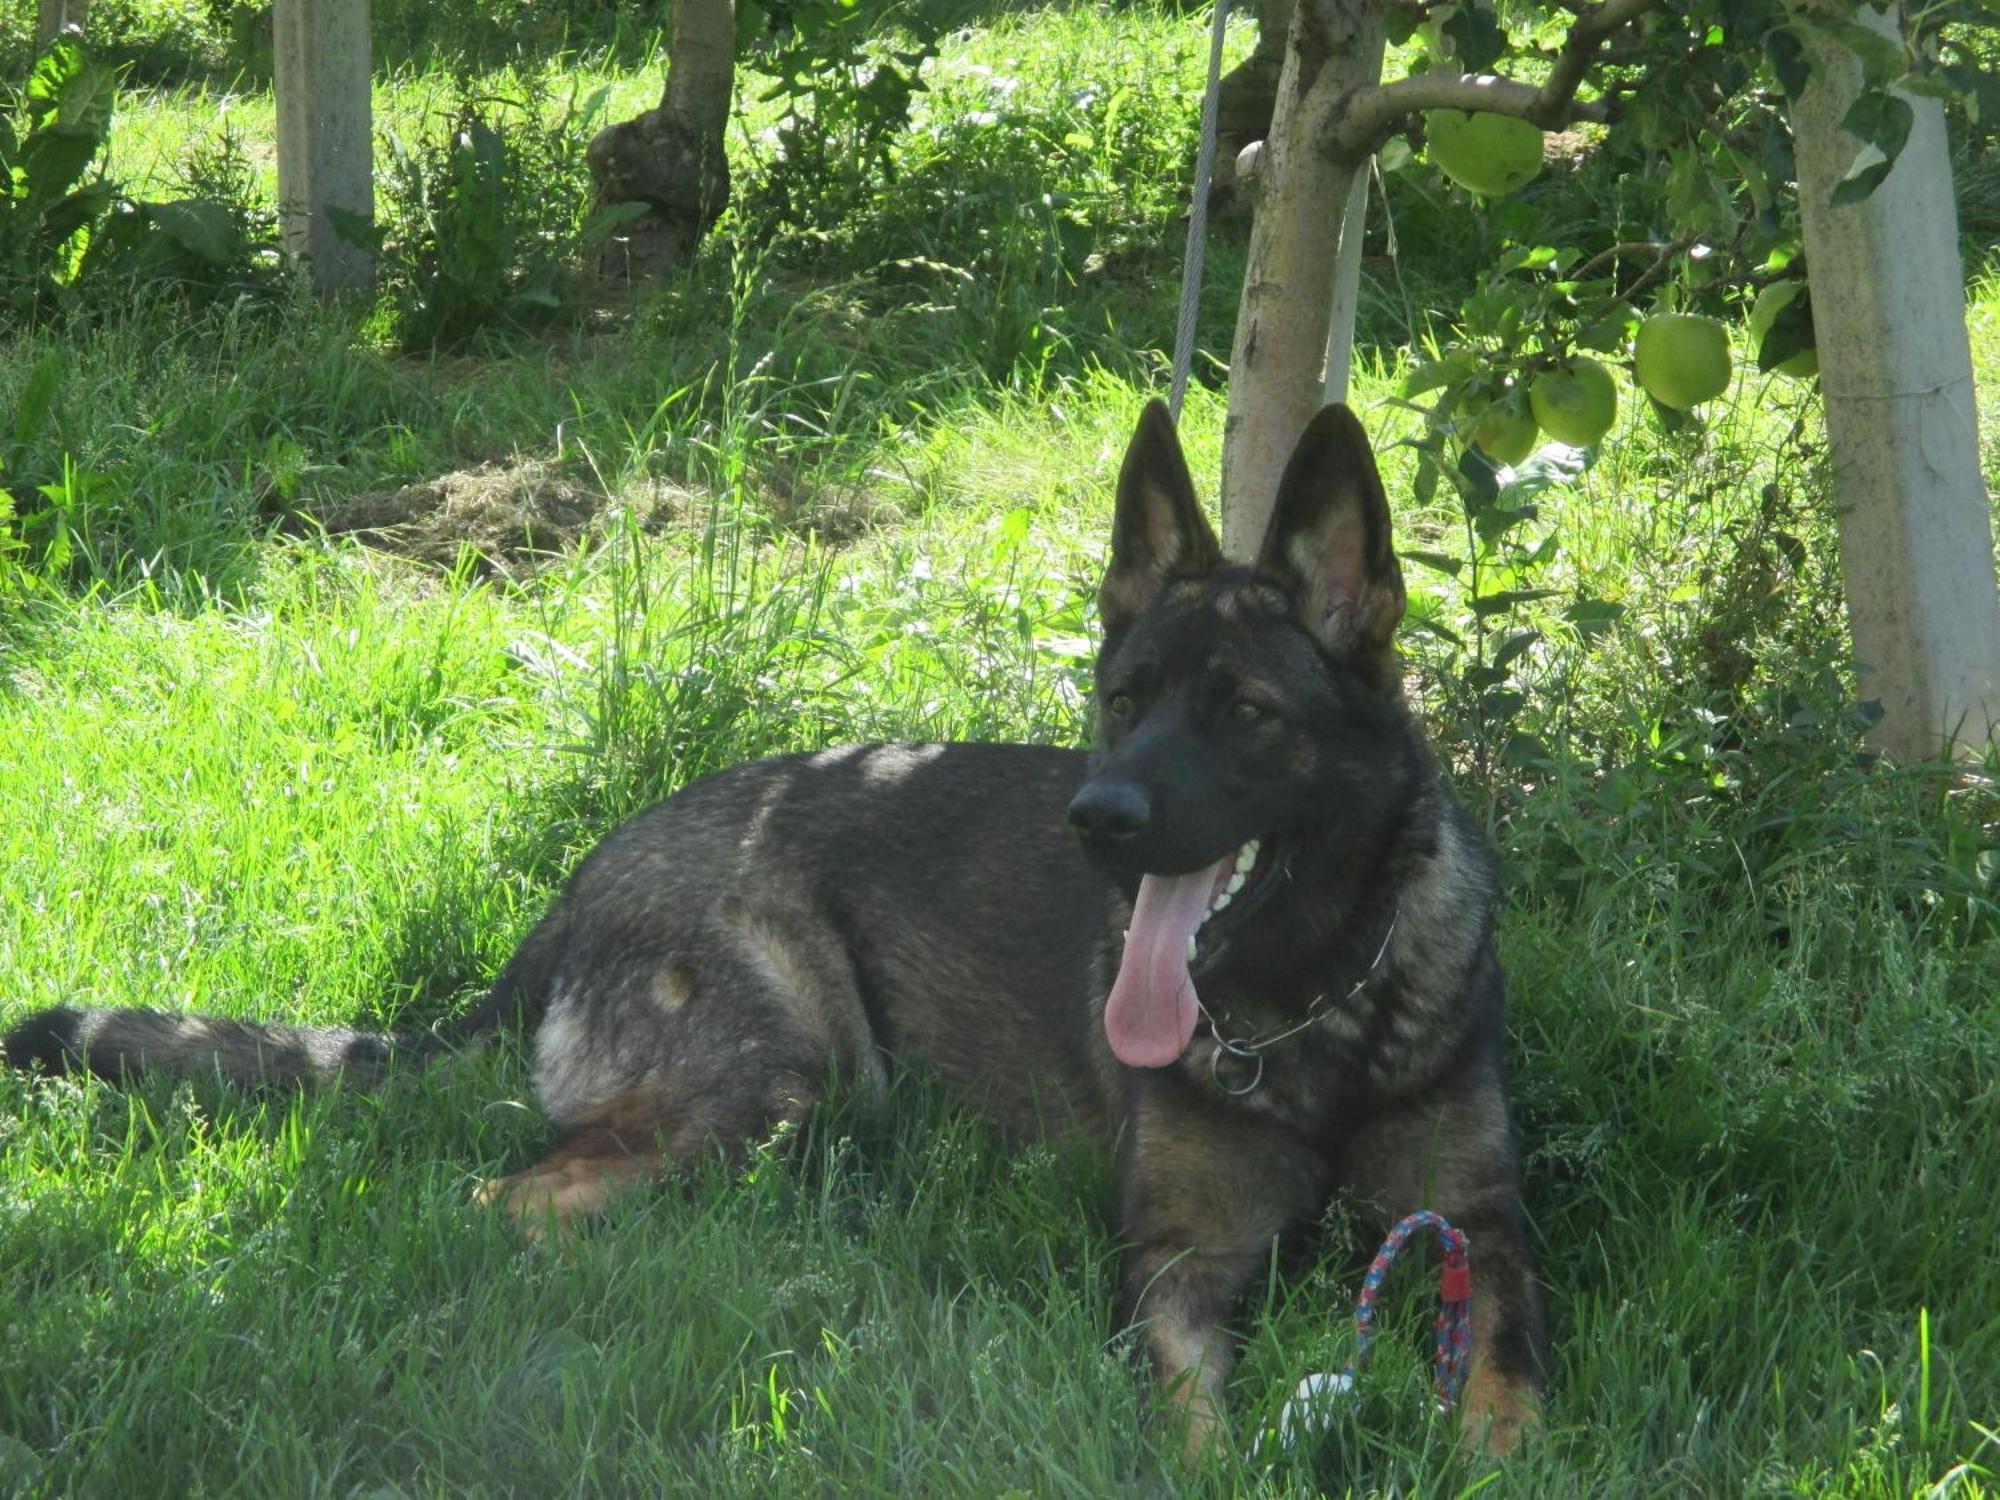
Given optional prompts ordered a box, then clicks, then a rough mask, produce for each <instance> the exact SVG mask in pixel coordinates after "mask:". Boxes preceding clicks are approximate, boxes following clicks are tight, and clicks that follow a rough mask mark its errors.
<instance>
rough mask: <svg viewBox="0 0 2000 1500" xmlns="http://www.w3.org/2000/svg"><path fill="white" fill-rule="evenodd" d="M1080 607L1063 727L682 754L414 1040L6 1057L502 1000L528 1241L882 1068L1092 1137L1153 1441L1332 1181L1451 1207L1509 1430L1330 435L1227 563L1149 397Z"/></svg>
mask: <svg viewBox="0 0 2000 1500" xmlns="http://www.w3.org/2000/svg"><path fill="white" fill-rule="evenodd" d="M1098 602H1099V605H1100V609H1101V613H1102V617H1103V626H1104V644H1103V649H1102V650H1101V651H1100V653H1099V655H1098V658H1097V677H1096V694H1097V708H1098V721H1099V736H1098V744H1097V747H1096V749H1095V751H1094V752H1093V753H1091V754H1089V755H1087V756H1086V755H1085V754H1084V753H1082V752H1076V751H1069V750H1061V749H1051V748H1043V747H1038V746H1027V745H985V744H930V745H917V744H905V745H864V746H855V747H851V748H846V749H836V750H827V751H822V752H820V753H818V754H813V755H791V756H780V757H777V758H773V759H769V760H762V761H757V762H753V763H751V764H748V765H743V766H738V767H736V768H734V769H732V770H729V771H726V772H723V773H721V774H719V775H716V776H713V777H711V778H709V779H707V780H704V781H701V782H699V783H696V784H695V785H692V786H690V787H688V788H686V789H685V790H683V791H681V792H680V793H678V794H677V795H675V796H674V797H672V798H670V799H668V800H667V801H666V802H663V803H661V804H660V805H658V806H656V807H654V808H651V809H650V810H648V811H646V812H643V813H641V814H639V815H638V816H637V817H634V818H633V819H631V820H630V821H629V822H627V823H625V824H624V825H623V826H622V827H620V828H618V829H617V830H615V831H614V832H613V833H611V834H610V835H609V836H608V837H607V838H606V839H605V840H604V841H603V843H602V844H600V845H599V846H598V847H597V849H596V850H595V851H594V852H592V853H591V854H590V855H589V857H588V858H586V859H585V860H584V861H583V862H582V864H581V865H580V866H579V867H578V869H577V870H576V872H575V873H574V875H573V876H572V877H571V878H570V881H569V883H568V885H567V887H566V888H565V889H564V891H563V892H562V894H561V895H560V896H559V897H558V898H557V900H556V902H555V904H554V906H553V907H552V908H551V910H550V911H549V912H548V914H547V915H546V916H545V917H543V919H542V921H541V922H540V924H539V925H538V926H536V927H535V928H534V930H533V931H532V932H530V933H529V935H528V937H527V939H526V940H525V941H524V942H523V943H522V944H521V947H520V949H519V951H518V952H516V953H515V955H514V956H513V958H512V959H511V960H510V961H509V962H508V964H507V965H506V967H505V969H504V970H503V971H502V972H501V974H500V976H499V978H498V980H497V981H496V982H495V984H494V986H493V989H492V991H491V993H490V994H489V996H488V998H487V1000H486V1002H485V1004H484V1005H483V1006H482V1007H480V1008H479V1009H478V1010H477V1011H476V1012H475V1013H474V1014H473V1015H472V1016H470V1017H469V1018H467V1019H466V1020H464V1021H461V1022H460V1023H458V1024H457V1025H456V1026H455V1027H453V1028H452V1029H450V1030H449V1031H447V1032H445V1033H442V1034H440V1035H435V1036H421V1037H398V1036H387V1035H379V1034H369V1033H359V1032H350V1031H339V1030H321V1029H313V1028H302V1027H283V1026H258V1025H251V1024H245V1023H240V1022H230V1021H218V1020H210V1019H204V1018H200V1017H188V1016H175V1015H168V1014H165V1013H161V1012H156V1011H147V1010H76V1009H68V1008H59V1009H53V1010H47V1011H43V1012H41V1013H39V1014H36V1015H34V1016H31V1017H29V1018H28V1019H26V1020H24V1021H23V1022H21V1023H20V1024H19V1025H18V1026H16V1027H15V1028H14V1029H13V1031H12V1032H11V1033H9V1034H8V1035H7V1037H6V1038H5V1041H4V1047H5V1055H6V1058H7V1060H8V1061H10V1062H12V1063H14V1064H16V1065H18V1066H31V1065H39V1066H42V1067H44V1068H48V1069H52V1070H63V1069H71V1068H87V1069H88V1070H90V1071H92V1072H94V1073H97V1074H99V1075H100V1076H103V1077H106V1078H109V1079H112V1080H116V1079H117V1078H119V1077H120V1076H121V1075H122V1074H123V1073H125V1072H126V1071H127V1070H131V1069H138V1068H142V1067H152V1068H166V1069H170V1070H173V1071H177V1072H181V1073H189V1072H195V1071H206V1070H213V1069H217V1068H219V1069H220V1070H221V1071H222V1072H223V1073H224V1074H225V1075H226V1076H233V1077H239V1078H243V1079H246V1080H294V1081H307V1080H311V1079H314V1078H317V1077H322V1076H327V1075H331V1074H335V1073H340V1072H349V1073H352V1072H354V1071H357V1070H368V1071H372V1070H377V1069H379V1068H380V1067H381V1066H382V1065H383V1064H384V1063H385V1062H386V1061H387V1060H388V1059H389V1058H390V1057H391V1056H392V1055H393V1054H395V1053H397V1052H399V1051H406V1052H416V1053H421V1052H425V1051H435V1050H438V1049H440V1048H453V1047H458V1046H461V1045H464V1044H465V1043H467V1042H468V1041H469V1040H470V1039H471V1038H473V1037H474V1036H477V1035H482V1034H484V1033H486V1032H487V1031H488V1030H489V1029H490V1028H492V1027H495V1026H497V1025H498V1024H499V1023H503V1022H514V1023H519V1024H530V1023H532V1024H536V1025H537V1030H536V1031H535V1034H534V1043H533V1082H534V1088H535V1092H536V1094H537V1095H538V1096H539V1098H540V1101H541V1104H542V1107H543V1108H544V1109H545V1110H546V1111H547V1113H548V1116H549V1118H550V1119H551V1120H552V1121H553V1122H554V1124H555V1127H556V1131H557V1137H558V1139H557V1144H556V1145H555V1147H554V1149H553V1150H552V1151H551V1152H550V1153H549V1154H548V1155H547V1156H546V1157H545V1158H544V1159H543V1160H541V1161H540V1162H538V1163H536V1164H535V1165H533V1166H530V1167H528V1168H527V1169H526V1170H524V1171H520V1172H516V1173H514V1174H513V1175H512V1176H508V1177H504V1178H501V1179H499V1180H498V1181H495V1182H492V1183H490V1184H488V1185H487V1186H486V1188H485V1189H484V1190H483V1192H482V1194H481V1197H482V1199H483V1200H484V1201H486V1202H489V1203H492V1204H495V1205H497V1206H499V1207H500V1208H501V1209H502V1210H504V1211H505V1212H506V1213H508V1214H509V1215H511V1216H513V1217H514V1218H516V1219H518V1220H519V1221H520V1222H521V1223H522V1224H523V1226H524V1227H525V1228H527V1229H528V1230H529V1231H530V1232H533V1231H534V1230H535V1229H537V1228H538V1227H547V1226H550V1225H551V1224H560V1223H561V1222H563V1221H567V1220H571V1219H575V1218H577V1217H578V1216H583V1215H590V1214H594V1213H596V1212H598V1211H599V1210H601V1209H602V1208H603V1207H604V1206H605V1205H606V1203H607V1202H608V1201H609V1200H610V1199H611V1198H612V1197H613V1195H614V1194H616V1193H618V1192H619V1191H621V1190H623V1189H626V1188H629V1187H632V1186H635V1185H638V1184H643V1183H650V1182H654V1181H657V1180H661V1179H664V1178H666V1177H668V1176H670V1175H671V1174H672V1173H673V1172H674V1171H675V1169H676V1167H677V1166H679V1165H681V1164H684V1163H687V1162H688V1161H690V1160H691V1159H694V1158H697V1157H700V1156H703V1155H705V1154H708V1153H710V1152H712V1151H714V1150H715V1148H716V1146H717V1144H718V1143H721V1144H722V1145H723V1146H724V1147H725V1148H727V1147H729V1146H732V1145H735V1146H738V1147H740V1146H742V1145H743V1144H744V1143H751V1142H755V1141H757V1140H759V1139H762V1138H766V1137H768V1136H769V1135H770V1133H771V1132H772V1131H773V1130H774V1129H775V1128H776V1127H778V1126H780V1125H781V1124H782V1123H783V1122H786V1121H796V1120H797V1119H799V1118H800V1117H801V1116H802V1115H803V1114H804V1113H805V1112H806V1111H808V1110H809V1109H811V1108H812V1107H813V1105H814V1104H815V1103H816V1102H817V1101H818V1100H819V1099H820V1097H821V1096H822V1094H823V1093H824V1091H825V1089H826V1087H827V1084H828V1082H829V1079H830V1078H831V1077H833V1076H835V1075H839V1076H841V1077H843V1078H844V1079H846V1080H848V1081H849V1082H850V1083H856V1082H858V1084H859V1085H860V1086H861V1087H863V1088H864V1089H867V1090H871V1091H875V1090H881V1089H883V1088H884V1087H885V1086H886V1083H887V1071H888V1069H889V1067H890V1066H892V1065H894V1064H915V1065H918V1066H920V1067H922V1068H925V1069H927V1070H929V1071H930V1072H932V1073H935V1074H938V1075H942V1076H943V1077H944V1078H945V1079H946V1080H948V1081H949V1082H950V1083H951V1084H952V1085H954V1086H956V1088H957V1089H958V1090H959V1091H960V1092H962V1093H963V1094H964V1095H966V1096H968V1097H969V1098H970V1099H971V1100H972V1101H973V1102H974V1103H975V1104H976V1105H977V1106H978V1107H980V1108H982V1109H983V1110H985V1111H987V1112H988V1113H989V1114H990V1115H992V1116H993V1117H995V1118H996V1119H997V1120H998V1121H1000V1122H1001V1123H1002V1124H1003V1126H1005V1127H1007V1128H1009V1129H1012V1130H1020V1131H1032V1130H1035V1129H1038V1128H1043V1125H1044V1122H1046V1121H1049V1120H1058V1121H1067V1122H1073V1128H1080V1129H1082V1130H1084V1131H1086V1132H1088V1134H1089V1135H1090V1136H1091V1137H1093V1138H1095V1139H1096V1140H1097V1141H1099V1142H1101V1143H1102V1144H1103V1145H1104V1147H1105V1148H1106V1149H1108V1150H1110V1151H1114V1152H1115V1153H1116V1155H1117V1163H1118V1183H1119V1200H1120V1201H1119V1205H1118V1229H1119V1232H1120V1235H1121V1236H1122V1238H1123V1240H1124V1241H1125V1242H1126V1243H1127V1245H1128V1247H1129V1248H1128V1251H1127V1255H1126V1260H1125V1266H1124V1276H1123V1287H1124V1293H1123V1307H1122V1310H1121V1314H1120V1316H1121V1319H1123V1320H1126V1321H1127V1322H1128V1323H1129V1324H1130V1325H1131V1326H1135V1327H1136V1328H1138V1329H1139V1330H1141V1334H1142V1337H1143V1340H1144V1344H1145V1347H1146V1349H1147V1351H1148V1353H1149V1354H1150V1356H1151V1360H1152V1363H1153V1365H1154V1367H1155V1369H1156V1371H1157V1373H1158V1376H1159V1378H1160V1380H1161V1381H1162V1382H1163V1383H1164V1385H1165V1387H1166V1389H1167V1391H1168V1392H1169V1396H1170V1400H1171V1401H1172V1402H1173V1404H1174V1406H1175V1408H1176V1409H1177V1412H1178V1420H1179V1421H1180V1422H1181V1423H1182V1424H1184V1425H1183V1433H1184V1442H1185V1445H1186V1447H1187V1449H1188V1450H1189V1452H1190V1453H1193V1454H1198V1453H1199V1452H1200V1450H1201V1449H1202V1448H1203V1447H1204V1446H1205V1445H1206V1444H1207V1443H1209V1442H1210V1441H1212V1440H1214V1439H1215V1438H1216V1436H1217V1435H1218V1433H1219V1430H1220V1427H1219V1424H1220V1409H1221V1400H1222V1391H1223V1382H1224V1377H1225V1374H1226V1372H1227V1371H1228V1369H1229V1366H1230V1363H1231V1359H1232V1357H1233V1346H1232V1340H1231V1338H1230V1336H1229V1334H1228V1333H1227V1331H1226V1326H1225V1325H1226V1321H1227V1320H1228V1319H1229V1318H1230V1317H1231V1315H1232V1313H1233V1311H1234V1310H1235V1308H1236V1306H1237V1303H1238V1301H1239V1299H1240V1298H1241V1297H1242V1295H1243V1292H1244V1290H1245V1288H1246V1287H1247V1286H1248V1285H1249V1284H1250V1283H1251V1281H1252V1280H1253V1279H1254V1278H1255V1277H1256V1276H1257V1275H1258V1273H1259V1271H1260V1270H1261V1268H1262V1267H1263V1266H1264V1264H1265V1262H1266V1257H1267V1255H1268V1254H1269V1253H1270V1250H1271V1247H1272V1245H1273V1242H1274V1240H1276V1239H1277V1237H1278V1236H1280V1235H1284V1234H1290V1233H1293V1232H1299V1231H1305V1230H1309V1229H1310V1228H1311V1227H1312V1226H1313V1224H1314V1222H1315V1221H1316V1220H1317V1219H1318V1218H1320V1217H1321V1215H1322V1213H1323V1211H1324V1209H1325V1208H1326V1206H1327V1204H1328V1201H1329V1199H1330V1197H1331V1196H1332V1195H1333V1194H1334V1192H1335V1191H1336V1190H1345V1191H1347V1192H1348V1193H1350V1194H1352V1195H1353V1197H1354V1199H1355V1200H1356V1201H1357V1202H1359V1203H1360V1204H1363V1205H1366V1206H1367V1208H1368V1209H1369V1210H1370V1211H1371V1212H1377V1213H1379V1214H1380V1215H1381V1217H1382V1219H1383V1221H1384V1222H1387V1221H1390V1220H1394V1219H1396V1218H1398V1217H1400V1216H1402V1215H1403V1214H1405V1213H1407V1212H1409V1211H1410V1210H1412V1209H1415V1208H1419V1207H1426V1208H1431V1209H1435V1210H1437V1211H1438V1212H1440V1213H1442V1214H1443V1215H1445V1216H1446V1217H1447V1218H1449V1219H1450V1220H1451V1221H1452V1222H1454V1223H1455V1224H1457V1225H1459V1226H1460V1227H1462V1228H1463V1229H1464V1230H1465V1231H1466V1232H1467V1234H1468V1235H1469V1237H1470V1240H1471V1245H1472V1340H1473V1363H1472V1370H1471V1375H1470V1379H1469V1382H1468V1385H1467V1388H1466V1392H1465V1396H1464V1401H1463V1414H1464V1421H1465V1424H1466V1427H1465V1438H1466V1440H1467V1442H1468V1443H1471V1444H1474V1445H1478V1446H1483V1447H1484V1448H1485V1449H1487V1450H1488V1451H1491V1452H1504V1451H1506V1450H1508V1449H1511V1448H1512V1447H1513V1446H1514V1445H1515V1443H1517V1442H1518V1441H1519V1440H1520V1438H1521V1435H1522V1433H1523V1430H1524V1429H1525V1428H1527V1427H1529V1426H1532V1425H1533V1424H1534V1423H1535V1422H1536V1420H1537V1409H1538V1393H1539V1390H1540V1386H1541V1379H1542V1366H1543V1357H1542V1333H1541V1311H1540V1306H1539V1299H1538V1296H1537V1292H1536V1286H1535V1280H1534V1270H1533V1265H1532V1262H1531V1258H1530V1253H1529V1250H1528V1247H1527V1244H1526V1243H1525V1239H1524V1235H1523V1225H1522V1210H1521V1202H1520V1194H1519V1185H1518V1175H1519V1174H1518V1167H1517V1161H1516V1154H1515V1146H1514V1139H1513V1130H1512V1125H1511V1122H1510V1120H1509V1117H1508V1109H1507V1098H1506V1093H1505V1090H1504V1080H1503V1073H1502V1063H1501V1004H1502V992H1501V976H1500V968H1499V964H1498V961H1497V959H1496V956H1495V951H1494V941H1493V922H1494V906H1495V873H1494V862H1493V858H1492V855H1491V853H1490V851H1489V849H1488V848H1487V845H1486V843H1485V841H1484V840H1483V839H1482V838H1481V836H1480V834H1479V832H1478V831H1477V830H1476V829H1475V827H1474V825H1473V824H1472V823H1471V822H1470V821H1469V820H1468V819H1467V817H1466V816H1465V814H1464V813H1463V812H1462V811H1461V810H1460V809H1459V807H1458V806H1457V805H1456V803H1454V801H1453V800H1452V798H1451V796H1450V794H1449V793H1448V792H1447V791H1446V789H1445V787H1444V785H1443V783H1442V782H1441V780H1440V779H1439V775H1438V771H1437V768H1436V765H1435V763H1434V761H1433V758H1432V755H1431V753H1430V750H1429V747H1428V745H1427V743H1426V741H1425V739H1424V736H1423V734H1422V731H1421V730H1420V729H1419V727H1418V725H1417V723H1416V721H1415V719H1414V718H1413V717H1412V715H1411V712H1410V710H1409V709H1408V707H1406V706H1405V704H1404V702H1403V699H1402V691H1401V676H1400V672H1399V669H1398V664H1397V659H1396V655H1395V652H1394V650H1393V648H1392V645H1391V637H1392V635H1393V633H1394V630H1395V627H1396V624H1397V622H1398V620H1399V619H1400V618H1401V616H1402V613H1403V606H1404V593H1403V582H1402V573H1401V569H1400V568H1399V566H1398V564H1397V561H1396V557H1395V554H1394V552H1393V550H1392V549H1391V546H1390V531H1389V509H1388V503H1387V501H1386V499H1385V498H1384V495H1383V491H1382V483H1381V479H1380V477H1379V476H1378V474H1377V472H1376V468H1375V461H1374V456H1373V454H1372V453H1371V451H1370V449H1369V446H1368V440H1367V438H1366V437H1365V435H1364V434H1363V432H1362V430H1361V426H1360V424H1359V423H1358V422H1357V421H1356V420H1355V418H1354V417H1353V415H1352V414H1351V413H1350V412H1349V411H1348V410H1347V409H1346V408H1345V407H1342V406H1332V407H1328V408H1327V409H1326V410H1324V411H1322V412H1321V413H1320V414H1319V415H1318V416H1317V417H1315V418H1314V419H1313V421H1312V423H1311V424H1310V425H1309V427H1308V428H1307V430H1306V432H1305V434H1304V435H1303V437H1302V438H1301V439H1300V440H1299V443H1298V446H1297V449H1296V451H1295V452H1294V453H1293V455H1292V458H1291V460H1290V463H1289V465H1288V467H1287V469H1286V472H1285V475H1284V479H1283V482H1282V485H1281V487H1280V492H1279V495H1278V497H1277V505H1276V509H1275V511H1274V513H1273V516H1272V519H1271V523H1270V529H1269V532H1268V534H1267V536H1266V537H1265V539H1264V543H1263V547H1262V550H1261V551H1260V553H1259V555H1258V557H1257V560H1256V562H1255V564H1254V565H1251V566H1232V565H1229V564H1226V563H1225V562H1224V561H1223V558H1222V554H1221V551H1220V549H1219V548H1218V546H1217V545H1216V540H1215V536H1214V533H1213V532H1212V531H1211V530H1210V529H1209V526H1208V523H1207V521H1206V520H1205V519H1204V517H1203V515H1202V512H1201V508H1200V505H1199V503H1198V502H1197V500H1196V497H1195V491H1194V486H1193V483H1192V481H1191V480H1190V478H1189V475H1188V469H1187V464H1186V462H1185V460H1184V459H1183V457H1182V455H1181V449H1180V444H1179V441H1178V439H1177V437H1176V435H1175V432H1174V428H1173V423H1172V419H1171V418H1169V417H1168V415H1167V413H1166V410H1165V408H1164V407H1162V406H1160V405H1159V404H1158V403H1154V404H1153V405H1151V406H1149V407H1148V408H1147V409H1146V411H1145V414H1144V415H1143V416H1142V417H1141V418H1140V421H1139V425H1138V430H1137V432H1136V433H1135V435H1134V436H1133V438H1132V441H1131V444H1130V447H1129V449H1128V451H1127V453H1126V456H1125V461H1124V465H1123V469H1122V471H1121V473H1120V475H1119V480H1118V497H1117V512H1116V518H1115V522H1114V529H1113V533H1112V550H1111V562H1110V566H1109V568H1108V570H1107V572H1106V574H1105V577H1104V582H1103V585H1102V588H1101V589H1100V591H1099V595H1098Z"/></svg>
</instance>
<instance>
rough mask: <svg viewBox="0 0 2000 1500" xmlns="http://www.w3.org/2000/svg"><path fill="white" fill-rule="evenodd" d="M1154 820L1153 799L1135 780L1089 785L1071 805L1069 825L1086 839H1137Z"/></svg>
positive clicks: (1077, 795)
mask: <svg viewBox="0 0 2000 1500" xmlns="http://www.w3.org/2000/svg"><path fill="white" fill-rule="evenodd" d="M1152 817H1153V803H1152V799H1151V798H1150V797H1148V796H1147V795H1146V789H1145V788H1144V787H1142V786H1140V785H1139V784H1138V783H1137V782H1133V781H1093V782H1090V783H1088V784H1087V785H1086V786H1085V787H1084V789H1083V790H1082V791H1080V792H1078V793H1077V794H1076V796H1075V797H1074V798H1073V799H1072V800H1071V802H1070V804H1069V826H1070V827H1072V828H1074V829H1075V830H1076V831H1077V832H1078V833H1080V834H1082V835H1083V836H1084V837H1085V838H1087V839H1105V840H1112V841H1120V842H1122V841H1123V840H1126V839H1130V838H1134V837H1136V836H1137V835H1138V834H1140V833H1142V832H1144V830H1145V827H1146V824H1147V823H1149V822H1150V821H1152Z"/></svg>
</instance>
